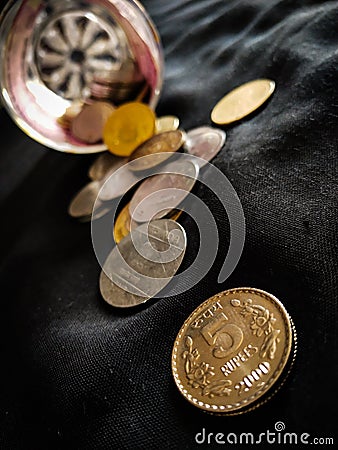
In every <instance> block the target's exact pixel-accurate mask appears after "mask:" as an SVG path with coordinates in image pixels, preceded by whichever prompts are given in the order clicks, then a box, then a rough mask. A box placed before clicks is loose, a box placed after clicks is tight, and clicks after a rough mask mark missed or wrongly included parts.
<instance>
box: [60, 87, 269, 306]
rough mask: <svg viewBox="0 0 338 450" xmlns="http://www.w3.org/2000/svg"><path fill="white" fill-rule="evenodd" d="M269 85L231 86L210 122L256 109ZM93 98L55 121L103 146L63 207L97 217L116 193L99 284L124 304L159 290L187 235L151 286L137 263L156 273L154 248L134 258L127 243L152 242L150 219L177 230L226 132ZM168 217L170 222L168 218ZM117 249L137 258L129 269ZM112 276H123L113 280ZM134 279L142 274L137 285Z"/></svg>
mask: <svg viewBox="0 0 338 450" xmlns="http://www.w3.org/2000/svg"><path fill="white" fill-rule="evenodd" d="M273 89H274V83H273V82H272V81H270V80H255V81H253V82H250V83H247V84H245V85H243V86H241V87H239V88H236V89H235V90H234V91H232V92H230V93H229V94H227V95H226V96H225V97H224V98H223V99H222V100H221V101H220V102H218V104H217V105H216V106H215V108H214V109H213V111H212V113H211V119H212V121H213V122H215V123H218V124H226V123H231V122H234V121H236V120H239V119H242V118H243V117H245V116H246V115H249V114H251V113H252V112H253V110H254V109H255V108H259V107H260V106H261V105H262V104H263V103H264V102H265V101H266V100H267V99H268V98H269V96H270V95H271V94H272V92H273ZM93 98H95V99H96V101H93V102H92V104H90V105H82V106H81V105H75V106H74V108H73V109H72V110H69V111H67V112H66V115H65V117H63V118H62V123H63V126H65V127H68V129H69V130H70V132H71V133H72V134H73V135H74V137H75V138H77V139H80V140H81V139H82V140H84V141H86V142H89V141H90V142H91V143H93V142H95V141H97V140H102V141H103V142H104V143H105V144H106V146H107V148H108V150H109V151H108V152H105V153H102V154H101V155H100V156H99V157H98V158H97V159H96V160H95V161H94V163H93V164H92V166H91V167H90V168H89V172H88V176H89V178H90V182H89V183H88V184H87V185H86V186H84V187H83V189H81V190H80V192H79V193H78V194H77V195H76V196H75V197H74V198H73V200H72V201H71V203H70V205H69V209H68V211H69V214H70V215H71V216H73V217H76V218H78V219H80V220H81V221H89V220H97V219H100V218H102V217H103V216H105V215H106V214H108V213H109V212H110V210H111V202H112V201H114V200H116V199H118V200H119V201H121V199H122V201H121V202H120V206H121V207H120V210H119V212H118V214H117V216H116V219H114V221H113V223H112V225H111V234H112V236H113V239H114V241H115V244H116V247H115V248H113V250H112V251H111V253H110V256H108V259H107V261H108V260H109V261H110V262H109V264H108V263H107V264H108V265H106V266H105V267H104V268H103V270H102V273H101V277H100V289H101V293H102V296H103V298H104V299H105V300H106V302H107V303H109V304H110V305H113V306H115V307H119V308H129V307H132V306H135V305H138V304H140V303H144V302H145V301H147V300H149V299H150V298H152V297H153V296H154V295H155V293H158V292H160V290H161V289H159V288H160V286H165V285H166V284H167V283H168V280H167V278H168V279H170V278H172V277H173V276H174V273H176V271H177V270H178V269H179V266H180V264H181V262H182V260H183V255H184V252H185V249H186V245H187V244H186V240H182V242H181V243H180V246H179V248H180V253H179V254H178V255H177V257H176V263H175V264H174V265H170V264H169V266H168V274H169V276H166V275H164V276H163V277H162V278H163V280H164V279H166V280H167V281H166V282H165V283H164V282H163V280H162V281H161V282H160V281H159V280H157V281H156V276H155V278H149V280H152V281H151V284H150V285H149V282H150V281H149V280H147V279H146V278H144V277H145V274H141V275H142V276H141V275H140V273H139V272H138V271H137V267H141V268H142V270H143V269H144V272H145V273H152V274H154V273H155V274H156V273H158V274H160V273H162V272H163V271H164V268H165V267H166V266H165V264H166V263H165V262H164V261H163V260H161V259H158V250H156V249H154V247H153V246H152V245H150V244H149V243H148V244H147V249H148V250H149V249H151V248H153V253H152V252H151V251H150V250H149V252H150V253H149V255H148V256H149V257H150V260H149V261H148V262H147V258H145V257H143V256H142V257H141V259H138V256H137V255H138V254H139V253H138V252H136V253H135V254H134V253H133V250H132V247H133V245H135V243H136V242H138V238H140V239H141V241H142V239H143V237H144V236H148V238H149V241H151V239H150V234H149V232H150V231H149V230H150V228H149V227H147V226H145V225H147V224H148V223H153V222H154V221H156V224H157V225H156V228H152V230H153V232H156V233H160V230H162V228H163V227H164V228H165V229H166V230H168V226H169V225H168V224H170V227H174V228H175V226H176V227H177V230H180V227H181V225H180V224H179V223H177V221H178V220H179V218H180V214H181V212H182V210H184V208H185V203H184V202H185V199H186V197H187V196H188V194H189V193H190V192H191V191H192V190H193V189H194V186H195V183H196V181H197V180H198V179H199V175H200V171H201V170H203V167H204V166H205V165H206V164H207V162H210V161H212V160H213V159H214V158H215V157H216V155H217V154H218V153H219V152H220V151H221V150H222V148H223V147H224V145H225V141H226V133H225V131H224V130H223V129H220V128H215V127H212V126H200V127H197V128H194V129H192V130H189V131H187V132H186V131H184V130H183V129H182V128H180V121H179V119H178V118H177V117H175V116H170V115H169V116H163V117H156V114H155V112H154V111H153V110H152V109H151V108H150V107H149V106H148V105H146V104H144V103H142V102H139V101H133V102H125V103H123V102H122V103H121V104H119V105H118V106H116V105H113V104H112V103H111V102H110V100H111V98H112V97H109V96H108V95H107V96H106V97H103V98H101V97H100V96H99V94H98V93H96V97H95V96H93ZM180 152H184V153H186V154H188V155H189V154H190V155H192V160H191V161H189V160H185V161H183V162H182V161H180V160H179V159H177V158H176V159H175V155H177V154H178V153H180ZM194 157H198V158H194ZM157 167H162V169H163V168H164V169H163V171H161V173H159V174H155V175H154V174H153V173H154V172H153V169H154V168H157ZM126 194H128V195H126ZM94 206H95V208H94ZM175 222H176V223H177V225H173V224H174V223H175ZM181 231H182V230H181ZM156 233H155V234H156ZM133 236H134V238H133ZM140 239H139V240H140ZM154 239H155V238H153V241H154ZM166 239H168V236H167V237H163V236H162V237H161V239H160V241H161V242H162V243H163V242H167V241H166ZM167 243H168V242H167ZM145 245H146V244H145ZM163 245H164V244H163ZM141 247H142V245H141ZM175 248H176V247H174V249H175ZM176 250H177V248H176ZM176 250H175V251H176ZM121 254H126V255H127V256H126V260H127V261H129V260H130V264H131V267H133V263H134V262H135V261H138V265H136V267H134V268H133V270H132V271H131V273H129V269H128V268H127V267H124V264H123V263H122V262H121V260H120V259H119V257H118V255H121ZM121 267H122V268H123V274H124V275H123V274H120V275H119V277H118V278H116V277H115V278H114V276H113V274H114V273H119V270H120V269H121ZM118 280H120V281H121V280H124V282H123V283H122V284H121V283H120V284H119V283H118ZM131 280H132V281H131ZM135 280H141V281H139V282H140V285H139V286H138V288H137V289H136V290H135ZM162 282H163V283H162ZM161 283H162V284H161ZM127 286H128V289H127ZM123 290H124V294H123V295H122V294H121V292H122V291H123Z"/></svg>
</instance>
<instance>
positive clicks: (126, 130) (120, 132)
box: [103, 102, 155, 156]
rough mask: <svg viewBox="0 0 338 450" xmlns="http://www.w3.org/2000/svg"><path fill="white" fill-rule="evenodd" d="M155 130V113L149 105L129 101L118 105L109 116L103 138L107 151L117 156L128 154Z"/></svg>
mask: <svg viewBox="0 0 338 450" xmlns="http://www.w3.org/2000/svg"><path fill="white" fill-rule="evenodd" d="M154 132H155V114H154V112H153V111H152V109H150V108H149V106H147V105H145V104H143V103H139V102H129V103H125V104H123V105H122V106H120V107H118V108H117V109H116V110H115V111H114V113H113V114H112V115H111V116H110V117H109V119H108V121H107V122H106V124H105V127H104V131H103V140H104V143H105V144H106V146H107V147H108V149H109V151H110V152H111V153H113V154H115V155H117V156H130V155H131V154H132V153H133V151H134V150H135V149H136V148H137V147H138V146H139V145H141V144H142V143H143V142H145V141H147V140H148V139H150V138H151V137H152V136H153V135H154Z"/></svg>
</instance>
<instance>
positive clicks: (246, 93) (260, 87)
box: [211, 79, 275, 125]
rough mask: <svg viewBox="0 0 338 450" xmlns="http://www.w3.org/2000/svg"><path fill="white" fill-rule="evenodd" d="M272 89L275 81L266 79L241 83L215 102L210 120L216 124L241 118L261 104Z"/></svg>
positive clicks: (271, 92) (270, 93) (225, 123)
mask: <svg viewBox="0 0 338 450" xmlns="http://www.w3.org/2000/svg"><path fill="white" fill-rule="evenodd" d="M274 90H275V82H274V81H272V80H267V79H259V80H253V81H249V82H248V83H245V84H242V85H241V86H239V87H237V88H235V89H234V90H232V91H231V92H229V93H228V94H227V95H225V97H223V98H222V99H221V100H220V101H219V102H218V103H217V104H216V106H215V107H214V109H213V110H212V113H211V120H212V121H213V122H214V123H216V124H218V125H227V124H230V123H232V122H235V121H237V120H241V119H243V118H244V117H246V116H248V115H249V114H251V113H252V112H254V111H255V110H256V109H258V108H259V107H260V106H262V105H263V103H265V102H266V101H267V100H268V98H269V97H270V96H271V95H272V94H273V92H274Z"/></svg>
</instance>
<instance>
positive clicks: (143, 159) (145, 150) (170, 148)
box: [129, 130, 186, 172]
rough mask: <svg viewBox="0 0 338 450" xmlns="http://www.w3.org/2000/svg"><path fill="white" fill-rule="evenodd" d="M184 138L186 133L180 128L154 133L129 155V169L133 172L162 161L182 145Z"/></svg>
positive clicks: (149, 167) (148, 167)
mask: <svg viewBox="0 0 338 450" xmlns="http://www.w3.org/2000/svg"><path fill="white" fill-rule="evenodd" d="M185 140H186V133H185V132H184V131H182V130H174V131H165V132H164V133H160V134H156V135H155V136H153V137H152V138H151V139H149V140H148V141H146V142H144V143H143V144H141V145H140V146H139V147H138V148H137V149H136V150H135V152H134V153H133V154H132V155H131V156H130V158H129V161H130V162H129V168H130V170H132V171H135V172H136V171H142V170H147V169H151V168H152V167H155V166H157V165H158V164H161V163H163V162H164V161H166V160H167V159H168V158H170V157H171V156H172V154H173V153H174V152H177V151H178V150H179V149H180V148H181V147H182V145H183V144H184V142H185ZM147 156H149V157H147Z"/></svg>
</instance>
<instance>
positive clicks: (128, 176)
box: [99, 164, 139, 201]
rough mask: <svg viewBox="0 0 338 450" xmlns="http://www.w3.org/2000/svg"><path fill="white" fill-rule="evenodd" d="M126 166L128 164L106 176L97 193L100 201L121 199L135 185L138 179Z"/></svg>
mask: <svg viewBox="0 0 338 450" xmlns="http://www.w3.org/2000/svg"><path fill="white" fill-rule="evenodd" d="M128 166H129V164H127V165H123V166H122V167H120V168H119V169H118V170H116V171H113V173H112V174H110V172H108V174H106V176H105V178H104V179H103V180H102V184H101V186H102V188H101V190H100V191H99V198H100V200H103V201H109V200H113V199H114V198H118V197H121V196H122V195H124V194H125V193H126V192H127V191H128V189H129V188H130V187H131V186H132V185H134V184H135V183H137V181H138V180H139V177H138V176H137V175H136V174H134V173H133V172H131V171H130V170H129V168H128Z"/></svg>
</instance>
